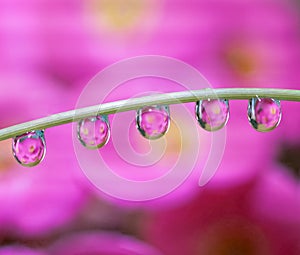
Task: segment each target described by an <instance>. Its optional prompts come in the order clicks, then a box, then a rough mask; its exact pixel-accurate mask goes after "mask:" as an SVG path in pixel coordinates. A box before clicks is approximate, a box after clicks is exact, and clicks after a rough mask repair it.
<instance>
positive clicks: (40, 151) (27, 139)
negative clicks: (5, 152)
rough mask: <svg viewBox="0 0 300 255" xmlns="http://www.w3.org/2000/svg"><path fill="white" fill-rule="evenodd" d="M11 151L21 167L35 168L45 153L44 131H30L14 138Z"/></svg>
mask: <svg viewBox="0 0 300 255" xmlns="http://www.w3.org/2000/svg"><path fill="white" fill-rule="evenodd" d="M12 149H13V154H14V157H15V159H16V160H17V161H18V162H19V163H20V164H21V165H22V166H27V167H32V166H36V165H37V164H39V163H40V162H41V161H42V160H43V158H44V156H45V153H46V142H45V136H44V131H43V130H37V131H31V132H27V133H26V134H23V135H20V136H17V137H15V138H14V139H13V144H12Z"/></svg>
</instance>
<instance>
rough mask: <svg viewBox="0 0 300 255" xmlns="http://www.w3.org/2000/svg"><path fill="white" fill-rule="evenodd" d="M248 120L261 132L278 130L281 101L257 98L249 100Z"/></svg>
mask: <svg viewBox="0 0 300 255" xmlns="http://www.w3.org/2000/svg"><path fill="white" fill-rule="evenodd" d="M248 119H249V122H250V124H251V125H252V127H253V128H255V129H256V130H257V131H260V132H267V131H271V130H273V129H274V128H276V127H277V126H278V124H279V122H280V119H281V106H280V102H279V100H276V99H273V98H259V97H255V98H252V99H250V100H249V105H248Z"/></svg>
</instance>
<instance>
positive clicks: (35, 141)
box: [12, 97, 281, 167]
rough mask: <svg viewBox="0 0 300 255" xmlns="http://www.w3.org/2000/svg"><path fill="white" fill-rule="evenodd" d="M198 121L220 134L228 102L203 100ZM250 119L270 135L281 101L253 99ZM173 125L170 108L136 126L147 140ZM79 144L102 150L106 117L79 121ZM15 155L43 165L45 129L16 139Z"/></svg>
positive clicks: (154, 109) (151, 112)
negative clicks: (171, 123) (218, 131)
mask: <svg viewBox="0 0 300 255" xmlns="http://www.w3.org/2000/svg"><path fill="white" fill-rule="evenodd" d="M195 112H196V118H197V120H198V122H199V124H200V126H201V127H202V128H203V129H205V130H207V131H217V130H219V129H221V128H222V127H224V126H225V125H226V123H227V121H228V118H229V102H228V100H227V99H208V100H200V101H198V102H197V103H196V110H195ZM248 119H249V122H250V124H251V125H252V127H253V128H255V129H256V130H257V131H261V132H266V131H270V130H273V129H274V128H275V127H277V126H278V124H279V122H280V119H281V106H280V102H279V101H278V100H275V99H272V98H259V97H255V98H252V99H250V100H249V105H248ZM169 126H170V111H169V106H165V105H155V106H145V107H143V108H141V109H139V110H138V111H137V114H136V127H137V129H138V130H139V132H140V133H141V135H142V136H143V137H145V138H147V139H158V138H160V137H162V136H163V135H164V134H165V133H166V132H167V131H168V129H169ZM77 135H78V139H79V141H80V142H81V143H82V144H83V146H85V147H86V148H88V149H99V148H101V147H103V146H104V145H105V144H107V142H108V140H109V138H110V126H109V121H108V117H107V116H106V115H101V116H100V115H99V116H95V117H89V118H86V119H82V120H80V121H79V122H78V126H77ZM12 149H13V154H14V157H15V158H16V160H17V161H18V162H19V163H20V164H21V165H23V166H28V167H31V166H35V165H37V164H39V163H40V162H41V161H42V160H43V158H44V156H45V153H46V142H45V136H44V131H43V130H38V131H30V132H27V133H26V134H23V135H20V136H17V137H15V138H14V139H13V144H12Z"/></svg>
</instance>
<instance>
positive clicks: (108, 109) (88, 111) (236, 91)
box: [0, 88, 300, 141]
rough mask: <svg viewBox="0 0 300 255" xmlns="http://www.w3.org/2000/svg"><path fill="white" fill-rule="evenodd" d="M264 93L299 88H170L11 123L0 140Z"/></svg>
mask: <svg viewBox="0 0 300 255" xmlns="http://www.w3.org/2000/svg"><path fill="white" fill-rule="evenodd" d="M256 96H258V97H262V98H263V97H268V98H274V99H279V100H287V101H297V102H300V90H284V89H258V88H247V89H246V88H231V89H214V90H213V89H202V90H195V91H182V92H172V93H166V94H156V95H151V96H146V97H139V98H130V99H127V100H120V101H116V102H109V103H104V104H101V105H95V106H90V107H85V108H81V109H76V110H71V111H67V112H61V113H57V114H53V115H51V116H47V117H44V118H40V119H36V120H32V121H29V122H24V123H21V124H18V125H15V126H10V127H7V128H4V129H1V130H0V141H1V140H5V139H8V138H12V137H15V136H17V135H21V134H24V133H26V132H28V131H32V130H42V129H46V128H50V127H54V126H58V125H63V124H67V123H71V122H74V121H78V120H80V119H83V118H86V117H90V116H96V115H99V114H103V115H106V114H114V113H118V112H125V111H130V110H137V109H139V108H140V107H143V106H145V105H171V104H181V103H188V102H196V101H198V100H203V99H208V98H210V99H213V98H226V99H229V100H233V99H250V98H253V97H256Z"/></svg>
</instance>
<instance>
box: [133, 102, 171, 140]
mask: <svg viewBox="0 0 300 255" xmlns="http://www.w3.org/2000/svg"><path fill="white" fill-rule="evenodd" d="M136 125H137V129H138V130H139V131H140V133H141V134H142V136H143V137H145V138H147V139H151V140H154V139H158V138H160V137H162V136H163V135H164V134H165V133H166V132H167V131H168V129H169V126H170V110H169V106H165V105H155V106H145V107H143V108H141V109H139V110H138V111H137V115H136Z"/></svg>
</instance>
